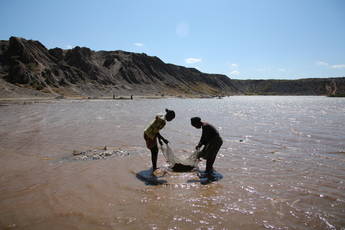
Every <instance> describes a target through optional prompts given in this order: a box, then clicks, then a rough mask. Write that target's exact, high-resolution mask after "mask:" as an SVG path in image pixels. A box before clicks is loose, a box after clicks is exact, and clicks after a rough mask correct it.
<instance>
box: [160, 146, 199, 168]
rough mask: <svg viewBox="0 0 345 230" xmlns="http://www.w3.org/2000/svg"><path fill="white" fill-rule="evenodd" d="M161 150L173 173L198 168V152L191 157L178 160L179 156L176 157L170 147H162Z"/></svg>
mask: <svg viewBox="0 0 345 230" xmlns="http://www.w3.org/2000/svg"><path fill="white" fill-rule="evenodd" d="M160 148H161V150H162V153H163V156H164V157H165V159H166V161H167V162H168V164H169V166H170V168H171V169H172V170H173V171H176V172H185V171H191V170H192V169H194V168H195V167H197V166H198V163H199V160H198V158H197V156H198V151H194V152H193V153H192V154H191V155H190V156H188V157H186V158H178V157H177V156H175V154H174V152H173V150H172V149H171V148H170V146H169V145H161V146H160Z"/></svg>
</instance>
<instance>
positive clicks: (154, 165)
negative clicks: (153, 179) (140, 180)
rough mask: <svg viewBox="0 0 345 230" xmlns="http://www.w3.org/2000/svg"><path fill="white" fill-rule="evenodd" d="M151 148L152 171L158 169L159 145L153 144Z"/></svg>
mask: <svg viewBox="0 0 345 230" xmlns="http://www.w3.org/2000/svg"><path fill="white" fill-rule="evenodd" d="M150 150H151V160H152V171H155V170H156V169H157V158H158V147H157V145H155V146H153V147H152V149H150Z"/></svg>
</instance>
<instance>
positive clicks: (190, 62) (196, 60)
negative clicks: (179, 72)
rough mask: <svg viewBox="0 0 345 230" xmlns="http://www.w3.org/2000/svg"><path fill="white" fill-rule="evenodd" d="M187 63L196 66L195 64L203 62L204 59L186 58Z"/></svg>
mask: <svg viewBox="0 0 345 230" xmlns="http://www.w3.org/2000/svg"><path fill="white" fill-rule="evenodd" d="M185 62H186V63H188V64H194V63H198V62H202V59H201V58H186V59H185Z"/></svg>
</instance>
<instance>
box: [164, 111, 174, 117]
mask: <svg viewBox="0 0 345 230" xmlns="http://www.w3.org/2000/svg"><path fill="white" fill-rule="evenodd" d="M165 112H166V113H167V116H169V117H171V118H172V119H174V118H175V112H174V110H169V109H165Z"/></svg>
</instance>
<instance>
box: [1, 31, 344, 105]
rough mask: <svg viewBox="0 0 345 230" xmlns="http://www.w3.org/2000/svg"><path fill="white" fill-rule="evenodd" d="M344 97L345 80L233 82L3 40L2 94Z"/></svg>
mask: <svg viewBox="0 0 345 230" xmlns="http://www.w3.org/2000/svg"><path fill="white" fill-rule="evenodd" d="M236 94H250V95H252V94H254V95H258V94H259V95H333V96H334V95H342V96H344V95H345V78H344V77H343V78H315V79H312V78H311V79H299V80H233V79H230V78H229V77H227V76H225V75H220V74H206V73H202V72H200V71H198V70H197V69H194V68H186V67H183V66H177V65H173V64H166V63H164V62H163V61H162V60H160V59H159V58H158V57H152V56H148V55H146V54H139V53H131V52H125V51H93V50H91V49H89V48H86V47H79V46H77V47H75V48H73V49H67V50H64V49H60V48H54V49H49V50H48V49H47V48H46V47H45V46H44V45H42V44H41V43H40V42H39V41H33V40H26V39H24V38H17V37H11V38H10V39H9V40H8V41H0V98H5V97H6V98H8V97H12V98H16V97H34V96H39V97H42V96H43V97H44V96H59V95H64V96H84V97H112V96H113V95H117V96H121V95H172V96H178V95H183V96H219V95H236Z"/></svg>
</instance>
